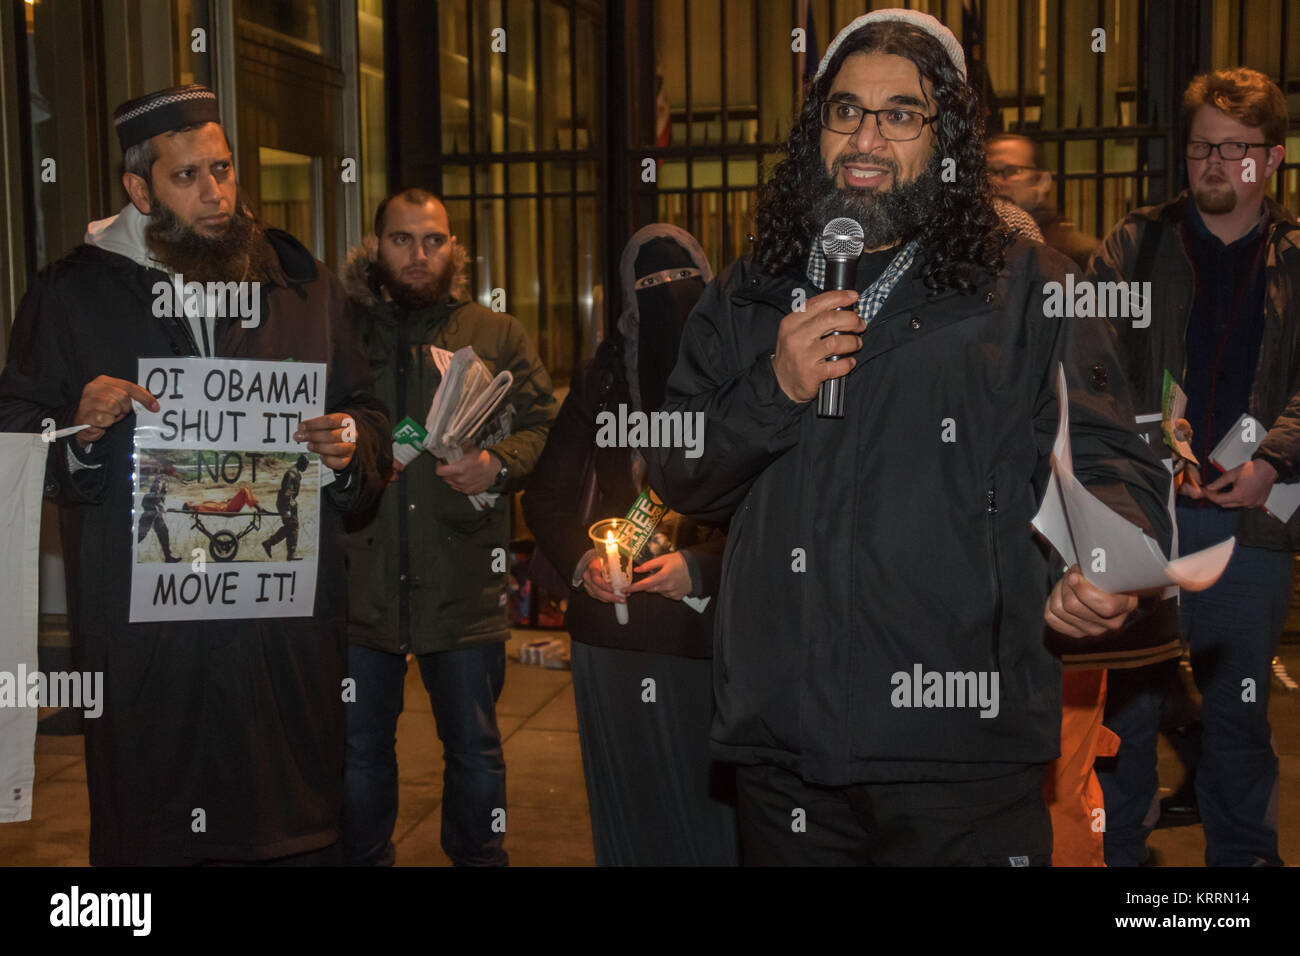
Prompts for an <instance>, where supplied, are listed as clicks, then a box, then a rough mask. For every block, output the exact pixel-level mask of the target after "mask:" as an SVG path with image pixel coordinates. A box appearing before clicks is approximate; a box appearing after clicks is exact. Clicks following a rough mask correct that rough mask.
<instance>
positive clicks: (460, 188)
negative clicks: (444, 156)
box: [442, 166, 470, 197]
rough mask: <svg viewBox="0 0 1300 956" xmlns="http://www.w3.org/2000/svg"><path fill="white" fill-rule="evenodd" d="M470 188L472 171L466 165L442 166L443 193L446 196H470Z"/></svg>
mask: <svg viewBox="0 0 1300 956" xmlns="http://www.w3.org/2000/svg"><path fill="white" fill-rule="evenodd" d="M469 190H470V171H469V169H468V168H466V167H465V166H444V167H443V168H442V194H443V196H444V197H446V196H468V195H469Z"/></svg>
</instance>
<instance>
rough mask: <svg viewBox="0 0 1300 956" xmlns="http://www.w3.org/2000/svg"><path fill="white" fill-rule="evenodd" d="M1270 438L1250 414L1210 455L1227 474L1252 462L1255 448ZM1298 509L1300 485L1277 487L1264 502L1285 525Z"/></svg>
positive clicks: (1242, 418)
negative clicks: (1239, 466)
mask: <svg viewBox="0 0 1300 956" xmlns="http://www.w3.org/2000/svg"><path fill="white" fill-rule="evenodd" d="M1267 437H1268V432H1267V431H1266V430H1265V428H1264V426H1263V425H1261V424H1260V422H1259V419H1257V418H1254V417H1252V416H1251V415H1249V414H1245V415H1242V416H1241V417H1240V418H1238V419H1237V424H1235V425H1233V426H1232V428H1230V429H1229V430H1228V434H1226V435H1224V436H1223V441H1221V442H1219V444H1218V445H1216V446H1215V448H1214V451H1212V452H1210V461H1212V462H1214V463H1215V464H1216V465H1218V466H1219V467H1220V468H1222V469H1223V470H1224V471H1231V470H1232V469H1234V468H1236V467H1237V466H1238V465H1244V464H1245V463H1246V462H1248V461H1250V458H1251V456H1252V455H1254V454H1255V449H1257V448H1259V446H1260V445H1261V444H1263V442H1264V439H1265V438H1267ZM1296 508H1300V483H1290V484H1285V485H1274V486H1273V490H1272V491H1270V492H1269V493H1268V499H1267V500H1266V501H1265V502H1264V510H1265V511H1267V512H1268V513H1269V514H1271V515H1272V516H1273V517H1274V518H1276V519H1277V520H1278V521H1281V522H1282V523H1284V524H1285V523H1286V522H1288V521H1290V520H1291V516H1292V515H1293V514H1295V510H1296Z"/></svg>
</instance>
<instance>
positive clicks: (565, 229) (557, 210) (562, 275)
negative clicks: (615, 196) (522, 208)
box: [545, 198, 578, 379]
mask: <svg viewBox="0 0 1300 956" xmlns="http://www.w3.org/2000/svg"><path fill="white" fill-rule="evenodd" d="M545 209H546V233H547V245H546V248H547V263H546V276H545V287H546V312H545V314H546V333H547V339H548V340H549V343H548V346H549V347H548V353H549V356H550V361H548V362H546V368H547V371H549V372H550V373H551V375H552V377H554V378H557V379H568V378H569V377H570V375H572V373H573V353H574V343H575V340H577V335H578V329H577V321H578V315H577V302H576V301H575V296H574V273H575V271H576V268H577V243H578V235H577V230H576V224H575V223H574V216H573V209H572V206H571V204H570V201H569V200H568V199H567V198H566V199H548V200H545Z"/></svg>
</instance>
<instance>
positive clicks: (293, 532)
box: [266, 508, 298, 558]
mask: <svg viewBox="0 0 1300 956" xmlns="http://www.w3.org/2000/svg"><path fill="white" fill-rule="evenodd" d="M281 541H283V542H284V543H285V544H284V546H285V554H286V555H288V556H289V557H291V558H292V557H293V555H294V552H295V551H297V550H298V509H297V508H294V509H293V510H292V511H282V512H280V530H278V531H276V532H275V534H273V535H271V536H270V537H269V538H267V539H266V546H267V547H268V548H273V547H275V546H276V545H277V544H279V543H280V542H281Z"/></svg>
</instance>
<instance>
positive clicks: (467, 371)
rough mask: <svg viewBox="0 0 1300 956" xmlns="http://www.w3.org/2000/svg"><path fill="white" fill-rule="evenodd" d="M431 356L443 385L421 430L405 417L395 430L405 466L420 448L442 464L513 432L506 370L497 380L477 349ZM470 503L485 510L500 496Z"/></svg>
mask: <svg viewBox="0 0 1300 956" xmlns="http://www.w3.org/2000/svg"><path fill="white" fill-rule="evenodd" d="M429 352H430V354H431V355H432V356H433V364H434V365H435V366H436V367H437V369H438V371H439V372H440V373H441V374H442V381H441V382H440V383H439V384H438V390H437V391H436V392H434V395H433V403H432V404H431V405H430V406H429V414H428V417H427V418H426V420H425V423H424V427H423V428H421V427H420V425H419V423H418V422H415V421H414V420H412V419H410V418H404V419H402V421H400V422H398V424H397V427H395V428H394V429H393V457H394V458H395V459H397V460H398V461H400V462H401V463H402V464H403V465H409V464H410V463H411V462H413V461H414V460H415V459H416V458H418V457H419V454H420V452H421V450H423V451H427V452H429V453H430V454H431V455H433V456H434V457H435V458H438V459H439V460H441V461H444V462H453V461H460V460H461V458H463V457H464V455H465V452H464V448H463V447H462V446H464V445H466V444H474V445H477V446H478V447H480V448H485V447H487V446H489V445H493V444H496V443H497V442H499V441H501V440H502V439H504V438H506V437H507V436H508V435H509V434H510V419H511V409H510V406H508V405H505V400H506V396H508V395H509V394H510V387H511V386H512V385H513V384H514V376H513V375H511V374H510V372H509V371H502V372H500V373H499V374H498V375H496V376H495V377H493V375H492V373H491V372H489V371H488V367H487V366H486V365H485V364H483V360H482V359H480V358H479V357H478V356H477V355H475V354H474V348H473V346H469V345H467V346H465V347H464V348H462V349H457V350H456V351H455V352H449V351H447V350H446V349H440V348H438V347H437V346H436V345H431V346H429ZM503 406H504V407H503ZM469 500H470V502H471V503H472V504H473V505H474V507H475V508H477V509H479V510H480V511H482V510H483V509H484V508H486V507H488V506H490V505H491V504H492V503H493V502H494V501H496V500H497V495H495V494H492V493H489V492H483V493H481V494H477V495H470V496H469Z"/></svg>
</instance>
